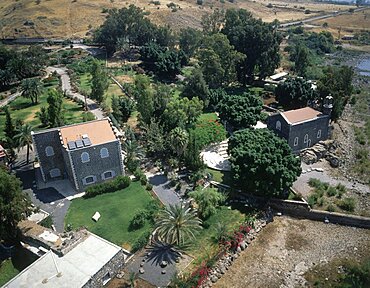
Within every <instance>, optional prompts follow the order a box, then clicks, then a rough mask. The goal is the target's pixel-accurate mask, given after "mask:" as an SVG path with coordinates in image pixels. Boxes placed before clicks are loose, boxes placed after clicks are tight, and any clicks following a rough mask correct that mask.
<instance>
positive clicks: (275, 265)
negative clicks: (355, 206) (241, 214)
mask: <svg viewBox="0 0 370 288" xmlns="http://www.w3.org/2000/svg"><path fill="white" fill-rule="evenodd" d="M369 249H370V230H365V229H359V228H351V227H345V226H339V225H334V224H324V223H321V222H314V221H309V220H297V219H292V218H288V217H279V218H278V217H275V220H274V222H272V223H270V224H268V225H267V226H266V227H265V228H264V230H263V231H262V232H260V234H259V235H258V237H257V239H256V240H255V241H254V242H252V244H251V245H250V246H249V247H248V249H247V250H246V251H244V252H243V253H242V254H241V256H240V257H239V258H238V259H237V260H236V261H235V263H234V264H233V266H231V268H230V269H229V271H227V273H226V274H225V275H224V276H223V277H222V278H221V279H220V280H219V281H218V282H217V283H216V284H215V285H214V286H213V287H217V288H231V287H232V288H239V287H240V288H248V287H253V288H258V287H261V288H262V287H284V288H285V287H303V286H304V285H305V284H306V279H305V278H304V273H306V272H307V271H309V270H310V269H311V268H313V267H315V266H317V265H319V264H323V263H327V262H330V261H331V260H333V259H335V258H339V257H340V258H344V257H348V258H354V259H361V258H362V257H364V254H365V255H368V253H369Z"/></svg>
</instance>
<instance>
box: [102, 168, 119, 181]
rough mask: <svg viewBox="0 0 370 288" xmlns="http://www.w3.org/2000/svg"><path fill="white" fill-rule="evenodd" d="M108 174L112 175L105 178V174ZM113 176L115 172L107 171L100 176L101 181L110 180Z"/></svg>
mask: <svg viewBox="0 0 370 288" xmlns="http://www.w3.org/2000/svg"><path fill="white" fill-rule="evenodd" d="M108 172H110V173H112V176H111V177H105V173H108ZM114 176H116V172H114V171H113V170H107V171H104V172H103V173H102V174H101V179H103V180H107V179H112V178H113V177H114Z"/></svg>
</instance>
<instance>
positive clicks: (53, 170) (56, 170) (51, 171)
mask: <svg viewBox="0 0 370 288" xmlns="http://www.w3.org/2000/svg"><path fill="white" fill-rule="evenodd" d="M54 172H56V174H58V175H57V176H53V175H52V174H54ZM49 174H50V177H51V178H58V177H60V176H62V173H61V171H60V169H59V168H53V169H51V170H50V171H49Z"/></svg>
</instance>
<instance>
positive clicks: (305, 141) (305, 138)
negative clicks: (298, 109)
mask: <svg viewBox="0 0 370 288" xmlns="http://www.w3.org/2000/svg"><path fill="white" fill-rule="evenodd" d="M307 141H308V134H306V135H304V140H303V143H307Z"/></svg>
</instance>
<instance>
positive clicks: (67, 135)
mask: <svg viewBox="0 0 370 288" xmlns="http://www.w3.org/2000/svg"><path fill="white" fill-rule="evenodd" d="M60 135H61V137H62V139H63V144H64V145H66V146H67V143H68V142H69V141H76V140H78V139H82V135H87V136H88V137H89V138H90V141H91V144H92V145H98V144H103V143H107V142H111V141H114V140H116V139H117V138H116V135H115V134H114V132H113V129H112V126H111V125H110V122H109V120H108V119H102V120H96V121H91V122H86V123H81V124H77V125H71V126H66V127H62V128H60Z"/></svg>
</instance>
